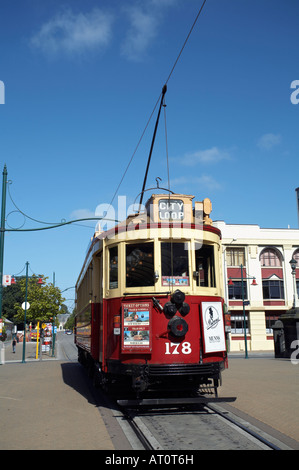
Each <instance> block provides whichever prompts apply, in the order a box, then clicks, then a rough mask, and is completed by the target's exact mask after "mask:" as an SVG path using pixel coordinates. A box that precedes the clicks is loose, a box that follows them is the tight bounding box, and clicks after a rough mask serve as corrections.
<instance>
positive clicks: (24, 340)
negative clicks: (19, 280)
mask: <svg viewBox="0 0 299 470" xmlns="http://www.w3.org/2000/svg"><path fill="white" fill-rule="evenodd" d="M28 266H29V262H28V261H27V262H26V284H25V306H24V336H23V356H22V363H24V362H26V361H25V349H26V313H27V305H28V302H27V294H28Z"/></svg>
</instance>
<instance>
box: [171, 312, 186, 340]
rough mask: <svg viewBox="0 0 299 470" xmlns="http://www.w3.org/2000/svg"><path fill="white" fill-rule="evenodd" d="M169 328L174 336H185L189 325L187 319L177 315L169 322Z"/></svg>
mask: <svg viewBox="0 0 299 470" xmlns="http://www.w3.org/2000/svg"><path fill="white" fill-rule="evenodd" d="M168 328H169V330H170V331H171V333H172V334H173V335H174V336H177V337H181V336H185V334H186V333H187V331H188V329H189V327H188V323H187V322H186V320H184V319H183V318H181V317H178V316H175V317H173V318H172V319H171V320H169V322H168Z"/></svg>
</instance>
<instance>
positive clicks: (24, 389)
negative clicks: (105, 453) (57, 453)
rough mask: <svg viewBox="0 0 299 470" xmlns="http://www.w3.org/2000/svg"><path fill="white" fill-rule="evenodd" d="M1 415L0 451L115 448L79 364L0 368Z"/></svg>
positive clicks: (37, 363) (50, 362) (45, 363)
mask: <svg viewBox="0 0 299 470" xmlns="http://www.w3.org/2000/svg"><path fill="white" fill-rule="evenodd" d="M0 416H1V420H0V436H1V439H0V450H114V449H115V446H114V444H113V442H112V439H111V437H110V435H109V433H108V430H107V426H106V423H105V422H104V420H103V418H102V415H101V414H100V411H99V408H98V407H97V404H96V403H95V400H94V397H93V394H92V393H91V391H90V389H89V387H88V382H87V381H86V377H85V374H84V370H83V368H82V367H81V366H80V365H79V364H78V363H72V362H69V363H65V362H61V361H58V360H46V361H44V360H43V361H34V360H33V361H29V362H26V363H25V364H24V363H22V362H14V363H6V364H4V365H0ZM118 433H120V431H118Z"/></svg>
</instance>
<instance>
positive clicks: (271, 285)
mask: <svg viewBox="0 0 299 470" xmlns="http://www.w3.org/2000/svg"><path fill="white" fill-rule="evenodd" d="M263 298H264V300H265V299H267V300H273V299H284V286H283V281H280V280H265V281H263Z"/></svg>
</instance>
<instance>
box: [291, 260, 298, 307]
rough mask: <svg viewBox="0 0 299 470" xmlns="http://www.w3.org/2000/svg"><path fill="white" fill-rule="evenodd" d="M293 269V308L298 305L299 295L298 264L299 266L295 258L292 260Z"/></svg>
mask: <svg viewBox="0 0 299 470" xmlns="http://www.w3.org/2000/svg"><path fill="white" fill-rule="evenodd" d="M290 265H291V269H292V276H293V292H294V298H293V308H297V307H298V295H297V286H296V266H297V261H296V260H295V258H292V259H291V261H290Z"/></svg>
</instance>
